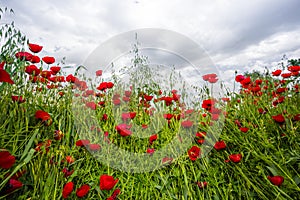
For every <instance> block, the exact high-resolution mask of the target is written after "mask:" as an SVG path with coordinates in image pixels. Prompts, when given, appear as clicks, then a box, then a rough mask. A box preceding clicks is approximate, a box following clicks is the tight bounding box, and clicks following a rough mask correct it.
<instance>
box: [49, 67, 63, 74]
mask: <svg viewBox="0 0 300 200" xmlns="http://www.w3.org/2000/svg"><path fill="white" fill-rule="evenodd" d="M60 69H61V68H60V66H53V67H50V70H51V72H52V74H53V75H56V74H57V73H58V72H59V71H60Z"/></svg>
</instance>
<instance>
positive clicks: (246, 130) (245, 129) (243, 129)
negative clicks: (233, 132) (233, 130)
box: [240, 127, 249, 133]
mask: <svg viewBox="0 0 300 200" xmlns="http://www.w3.org/2000/svg"><path fill="white" fill-rule="evenodd" d="M248 130H249V128H247V127H240V131H242V132H243V133H247V132H248Z"/></svg>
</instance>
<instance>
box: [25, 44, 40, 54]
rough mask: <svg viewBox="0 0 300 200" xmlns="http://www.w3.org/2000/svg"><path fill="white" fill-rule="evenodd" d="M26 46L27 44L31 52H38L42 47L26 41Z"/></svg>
mask: <svg viewBox="0 0 300 200" xmlns="http://www.w3.org/2000/svg"><path fill="white" fill-rule="evenodd" d="M28 46H29V49H30V51H32V52H33V53H38V52H40V51H41V50H42V49H43V46H40V45H37V44H31V43H28Z"/></svg>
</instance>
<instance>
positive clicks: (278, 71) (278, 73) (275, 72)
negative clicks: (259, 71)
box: [272, 69, 282, 76]
mask: <svg viewBox="0 0 300 200" xmlns="http://www.w3.org/2000/svg"><path fill="white" fill-rule="evenodd" d="M281 72H282V71H281V70H280V69H277V70H275V71H274V72H272V75H273V76H279V75H280V74H281Z"/></svg>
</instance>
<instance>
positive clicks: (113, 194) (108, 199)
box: [106, 188, 121, 200]
mask: <svg viewBox="0 0 300 200" xmlns="http://www.w3.org/2000/svg"><path fill="white" fill-rule="evenodd" d="M120 193H121V190H120V189H119V188H117V189H115V190H114V192H113V193H112V195H111V196H110V197H108V198H107V199H106V200H116V199H117V197H118V195H119V194H120Z"/></svg>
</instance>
